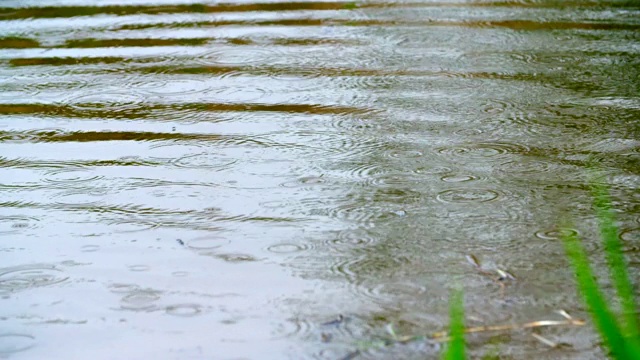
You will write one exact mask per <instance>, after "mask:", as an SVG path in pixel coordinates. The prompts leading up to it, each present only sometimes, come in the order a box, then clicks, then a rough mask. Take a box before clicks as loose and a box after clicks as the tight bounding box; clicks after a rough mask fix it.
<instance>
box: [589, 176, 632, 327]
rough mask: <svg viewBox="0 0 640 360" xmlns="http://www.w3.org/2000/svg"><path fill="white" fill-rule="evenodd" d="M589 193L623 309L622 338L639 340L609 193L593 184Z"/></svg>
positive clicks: (626, 269)
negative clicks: (624, 336) (591, 196)
mask: <svg viewBox="0 0 640 360" xmlns="http://www.w3.org/2000/svg"><path fill="white" fill-rule="evenodd" d="M591 190H592V193H593V198H594V205H595V208H596V211H597V214H598V219H599V222H600V233H601V235H602V239H603V241H604V248H605V254H606V257H607V263H608V265H609V270H610V271H611V279H612V281H613V284H614V286H615V288H616V291H617V293H618V296H619V298H620V303H621V305H622V320H623V329H624V330H625V335H626V336H628V337H630V338H633V339H638V338H640V328H639V326H638V320H637V308H636V303H635V300H634V296H633V285H632V284H631V280H630V277H629V272H628V267H627V264H626V262H625V259H624V256H623V254H622V244H621V242H620V239H619V238H618V228H617V226H616V223H615V217H614V214H613V210H612V206H611V200H610V198H609V192H608V191H607V188H606V187H604V186H603V185H599V184H597V183H595V182H593V183H592V186H591Z"/></svg>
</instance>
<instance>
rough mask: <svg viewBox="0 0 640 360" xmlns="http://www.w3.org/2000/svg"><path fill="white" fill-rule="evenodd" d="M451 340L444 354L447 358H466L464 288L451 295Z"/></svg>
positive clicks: (450, 359) (452, 359) (448, 359)
mask: <svg viewBox="0 0 640 360" xmlns="http://www.w3.org/2000/svg"><path fill="white" fill-rule="evenodd" d="M449 317H450V321H451V324H450V327H451V329H450V330H449V334H450V337H451V341H450V342H449V346H448V347H447V352H446V354H445V356H444V359H445V360H463V359H465V357H466V355H465V344H464V296H463V293H462V290H455V291H454V292H453V293H452V295H451V304H450V307H449Z"/></svg>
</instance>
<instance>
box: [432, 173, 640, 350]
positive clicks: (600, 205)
mask: <svg viewBox="0 0 640 360" xmlns="http://www.w3.org/2000/svg"><path fill="white" fill-rule="evenodd" d="M591 191H592V195H593V201H594V207H595V209H596V213H597V217H598V222H599V225H600V235H601V237H602V241H603V243H604V249H605V256H606V259H607V266H608V268H609V271H610V274H611V279H612V282H613V285H614V287H615V289H616V292H617V295H618V298H619V302H620V304H621V308H622V316H621V317H620V318H621V320H619V319H618V317H617V316H616V315H615V314H614V312H613V311H612V310H611V306H610V304H611V303H612V302H613V301H611V302H608V301H607V299H606V298H605V296H604V295H603V293H602V290H601V289H600V287H599V286H598V283H597V282H596V280H595V276H594V273H593V270H592V268H591V264H590V262H589V257H588V256H587V254H586V252H585V250H584V247H583V246H582V243H581V241H580V239H579V238H578V235H577V234H576V233H575V232H573V231H563V232H562V233H563V239H562V240H563V243H564V248H565V252H566V255H567V257H568V259H569V262H570V263H571V266H572V268H573V272H574V275H575V278H576V282H577V285H578V289H579V291H580V294H581V296H582V299H583V301H584V303H585V304H586V306H587V309H588V311H589V313H590V314H591V318H592V319H593V322H594V324H595V326H596V329H597V331H598V333H599V334H600V338H601V339H602V341H603V345H604V347H605V348H606V350H607V351H608V355H609V357H610V358H611V359H616V360H623V359H624V360H628V359H640V326H639V324H638V310H637V305H636V302H635V299H634V292H633V285H632V283H631V280H630V276H629V268H628V266H627V263H626V261H625V259H624V256H623V253H622V244H621V241H620V238H619V237H618V228H617V226H616V223H615V217H614V212H613V209H612V206H611V200H610V197H609V191H608V189H607V187H606V186H604V185H602V183H600V182H597V181H592V185H591ZM450 317H451V325H450V332H449V334H450V340H451V341H450V343H449V346H448V347H447V349H446V353H444V354H443V359H445V360H462V359H465V344H464V333H465V328H464V304H463V300H462V291H461V290H458V291H456V292H454V293H453V295H452V299H451V306H450Z"/></svg>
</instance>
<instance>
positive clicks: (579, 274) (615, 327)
mask: <svg viewBox="0 0 640 360" xmlns="http://www.w3.org/2000/svg"><path fill="white" fill-rule="evenodd" d="M592 193H593V197H594V206H595V208H596V211H597V215H598V220H599V223H600V234H601V236H602V241H603V243H604V249H605V255H606V258H607V265H608V267H609V271H610V273H611V278H612V281H613V284H614V287H615V289H616V292H617V293H618V297H619V300H620V304H621V307H622V325H621V324H620V321H619V320H618V319H617V317H616V316H615V314H614V313H613V311H612V310H611V306H610V303H608V302H607V300H606V299H605V297H604V295H603V294H602V291H601V290H600V288H599V286H598V284H597V283H596V281H595V277H594V274H593V271H592V269H591V265H590V263H589V258H588V256H587V254H586V253H585V251H584V248H583V246H582V243H581V242H580V239H579V238H578V236H577V235H576V234H575V233H573V232H569V231H566V232H564V236H563V242H564V247H565V252H566V254H567V257H568V258H569V261H570V262H571V265H572V267H573V272H574V274H575V277H576V282H577V285H578V289H579V290H580V294H581V295H582V299H583V301H584V302H585V304H586V305H587V309H588V311H589V313H590V314H591V317H592V319H593V321H594V323H595V326H596V329H597V330H598V333H599V334H600V337H601V338H602V340H603V344H604V346H605V348H606V349H607V350H608V352H609V356H610V357H611V358H612V359H640V337H639V335H638V334H639V332H638V320H637V318H636V317H637V310H636V303H635V300H634V296H633V287H632V284H631V280H630V278H629V271H628V267H627V264H626V262H625V259H624V256H623V255H622V244H621V243H620V239H619V238H618V228H617V226H616V224H615V219H614V215H613V210H612V206H611V200H610V199H609V193H608V190H607V188H606V187H605V186H603V185H601V184H598V183H595V182H594V183H593V185H592Z"/></svg>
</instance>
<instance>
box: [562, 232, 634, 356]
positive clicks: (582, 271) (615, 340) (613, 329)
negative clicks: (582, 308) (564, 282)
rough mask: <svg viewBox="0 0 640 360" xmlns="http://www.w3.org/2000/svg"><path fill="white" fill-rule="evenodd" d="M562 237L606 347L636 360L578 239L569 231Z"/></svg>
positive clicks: (580, 287)
mask: <svg viewBox="0 0 640 360" xmlns="http://www.w3.org/2000/svg"><path fill="white" fill-rule="evenodd" d="M563 233H564V235H563V243H564V247H565V252H566V254H567V257H568V258H569V261H570V262H571V265H572V267H573V271H574V274H575V275H576V281H577V283H578V288H579V290H580V293H581V294H582V298H583V300H584V301H585V303H586V305H587V308H588V310H589V312H590V313H591V316H592V318H593V320H594V323H595V325H596V328H597V330H598V332H599V333H600V337H601V338H602V340H603V341H604V345H605V347H606V348H607V349H608V350H609V352H610V353H611V355H612V356H613V357H614V358H616V359H634V358H635V357H631V355H632V354H631V353H632V352H633V350H632V349H627V348H628V347H627V344H626V341H625V337H624V336H623V334H622V331H621V330H620V327H619V326H618V323H617V321H616V319H615V317H614V315H613V313H612V312H611V310H610V309H609V306H608V305H607V303H606V301H605V299H604V296H603V295H602V293H601V292H600V289H599V288H598V285H597V283H596V281H595V280H594V276H593V271H592V270H591V266H590V265H589V259H588V257H587V255H586V253H585V252H584V249H583V247H582V244H581V243H580V240H579V239H578V236H577V235H576V234H574V233H572V232H570V231H564V232H563Z"/></svg>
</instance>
